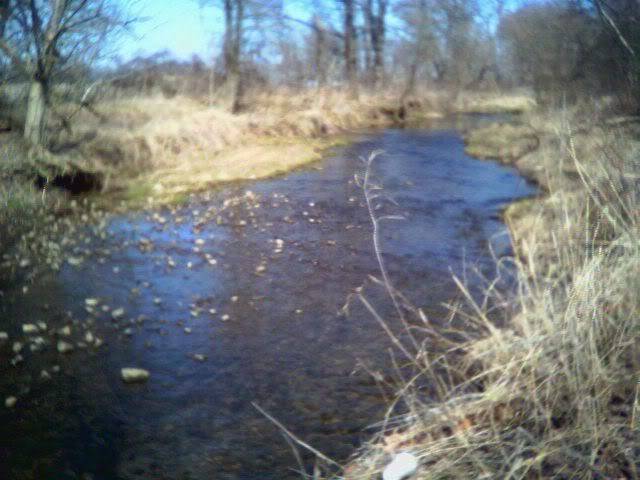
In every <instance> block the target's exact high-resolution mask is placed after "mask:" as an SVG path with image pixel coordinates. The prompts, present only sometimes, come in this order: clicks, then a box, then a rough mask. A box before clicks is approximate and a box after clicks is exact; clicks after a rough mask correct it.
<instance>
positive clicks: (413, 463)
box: [382, 452, 418, 480]
mask: <svg viewBox="0 0 640 480" xmlns="http://www.w3.org/2000/svg"><path fill="white" fill-rule="evenodd" d="M416 470H418V459H417V458H416V457H415V455H412V454H411V453H408V452H402V453H398V454H397V455H396V456H395V457H393V460H392V461H391V463H390V464H389V465H387V467H386V468H385V469H384V471H383V472H382V480H403V479H405V478H408V477H410V476H411V475H413V474H414V473H416Z"/></svg>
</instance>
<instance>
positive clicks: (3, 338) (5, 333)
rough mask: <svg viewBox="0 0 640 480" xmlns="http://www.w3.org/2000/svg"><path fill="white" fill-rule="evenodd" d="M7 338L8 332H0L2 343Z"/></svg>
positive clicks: (0, 341)
mask: <svg viewBox="0 0 640 480" xmlns="http://www.w3.org/2000/svg"><path fill="white" fill-rule="evenodd" d="M7 340H9V334H8V333H7V332H0V343H4V342H6V341H7Z"/></svg>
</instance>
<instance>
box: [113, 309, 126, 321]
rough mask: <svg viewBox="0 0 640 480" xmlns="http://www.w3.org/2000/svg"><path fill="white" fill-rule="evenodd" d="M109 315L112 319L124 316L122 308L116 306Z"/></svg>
mask: <svg viewBox="0 0 640 480" xmlns="http://www.w3.org/2000/svg"><path fill="white" fill-rule="evenodd" d="M111 317H112V318H113V319H114V320H117V319H118V318H121V317H124V308H116V309H115V310H114V311H112V312H111Z"/></svg>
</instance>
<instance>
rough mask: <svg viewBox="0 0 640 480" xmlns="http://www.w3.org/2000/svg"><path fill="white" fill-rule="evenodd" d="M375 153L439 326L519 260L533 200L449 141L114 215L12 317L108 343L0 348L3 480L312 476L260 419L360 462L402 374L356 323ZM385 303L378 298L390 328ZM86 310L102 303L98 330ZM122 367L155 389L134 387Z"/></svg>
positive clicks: (383, 141)
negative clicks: (463, 293) (515, 238)
mask: <svg viewBox="0 0 640 480" xmlns="http://www.w3.org/2000/svg"><path fill="white" fill-rule="evenodd" d="M377 149H381V150H384V151H385V152H386V153H384V154H383V155H381V156H380V157H379V158H377V159H376V161H375V162H374V166H373V170H374V173H375V176H376V178H377V179H379V180H380V181H381V183H383V184H384V189H385V190H384V191H385V193H386V194H388V195H389V196H390V197H392V198H393V199H394V200H395V202H397V206H386V207H385V209H384V211H385V212H387V213H389V212H390V213H395V214H400V215H403V216H404V217H405V219H404V220H402V221H393V222H392V221H389V222H384V223H383V224H382V231H381V244H382V249H383V251H384V258H385V261H386V263H387V266H388V269H389V274H390V276H391V278H392V280H393V282H394V285H395V286H396V287H397V288H398V289H399V290H401V291H402V292H403V293H404V294H405V295H407V296H408V297H409V298H410V299H411V300H412V301H413V302H414V303H415V304H416V305H417V306H420V307H422V308H423V309H424V310H425V312H427V314H428V315H429V316H430V317H431V318H435V319H437V318H439V317H443V316H444V315H445V314H446V309H445V308H444V307H443V306H442V303H443V302H446V301H448V300H449V299H451V298H452V297H454V296H455V295H456V287H455V285H454V283H453V281H452V279H451V278H452V277H451V276H452V274H458V275H462V274H464V272H465V270H468V269H469V268H470V267H477V268H478V269H479V270H480V271H483V272H485V273H486V274H487V275H489V276H491V275H492V274H493V272H494V271H495V266H494V260H493V259H492V256H491V254H490V250H491V249H493V251H494V253H495V254H497V255H498V256H501V255H509V254H510V246H509V238H508V235H507V233H506V230H505V227H504V225H503V223H502V222H501V221H500V217H499V209H500V208H501V207H502V206H504V205H505V204H507V203H508V202H510V201H512V200H513V199H516V198H519V197H523V196H528V195H531V194H532V193H533V192H534V189H533V187H532V186H530V185H528V184H527V183H526V182H525V181H524V180H523V179H522V178H521V177H519V176H518V174H517V173H516V172H515V171H513V170H512V169H509V168H505V167H503V166H499V165H498V164H496V163H493V162H487V161H478V160H475V159H472V158H470V157H468V156H466V155H465V154H464V146H463V143H462V140H461V137H460V135H459V133H458V131H457V130H456V129H455V128H454V126H453V125H452V124H442V125H440V126H438V125H436V126H434V128H432V129H429V130H424V129H423V130H411V129H404V130H393V129H391V130H386V131H384V132H378V133H375V134H371V135H364V136H363V137H362V138H361V139H360V140H359V141H358V142H356V143H354V144H352V145H350V146H347V147H341V148H337V149H335V150H333V151H332V152H331V153H330V154H329V155H327V157H326V158H325V159H324V160H323V161H321V162H319V163H316V164H315V165H312V166H310V167H308V168H304V169H301V170H299V171H296V172H293V173H290V174H288V175H286V176H283V177H279V178H275V179H270V180H264V181H258V182H253V183H247V184H243V185H235V186H230V187H226V188H223V189H221V190H218V191H216V192H213V193H209V194H203V195H198V196H194V197H193V198H191V200H190V201H189V202H188V203H187V204H186V205H184V206H181V207H180V208H177V209H173V210H169V209H164V210H160V211H156V212H154V214H152V213H149V212H146V213H133V214H127V215H120V216H113V217H111V218H110V220H109V222H108V224H107V225H106V227H105V230H104V235H96V236H89V237H88V240H87V242H86V250H85V260H84V261H83V262H82V263H81V264H80V265H69V264H65V265H64V266H63V267H62V269H61V270H60V271H59V272H57V273H55V274H50V275H46V276H44V277H42V278H41V279H39V280H38V281H37V282H35V284H33V285H32V286H31V287H30V289H29V292H28V293H26V294H23V293H22V292H21V291H19V289H18V288H16V289H15V291H13V290H9V291H6V292H5V295H4V297H3V298H2V300H1V301H2V303H1V310H0V315H1V316H2V319H1V324H0V327H1V328H0V329H1V330H6V331H8V332H9V333H10V335H11V337H12V340H13V339H16V338H18V339H19V337H20V336H21V335H22V334H21V330H20V329H21V326H22V324H23V323H35V322H37V321H44V322H46V323H47V328H48V329H49V331H52V330H57V329H59V328H61V327H62V326H64V325H69V326H70V327H71V330H72V334H71V337H69V342H70V343H74V342H78V341H83V339H84V337H85V335H86V332H87V331H90V332H91V334H92V335H94V336H95V337H99V338H101V339H102V340H103V341H104V344H103V345H102V346H100V347H99V348H94V347H91V346H88V347H86V348H78V347H76V349H75V350H74V351H73V352H72V353H67V354H64V355H61V354H59V353H58V352H57V351H56V348H55V343H56V335H51V336H49V337H47V341H48V342H49V343H48V344H47V345H45V347H44V349H43V350H41V351H38V352H34V353H29V354H26V353H25V357H27V358H26V359H25V361H24V362H22V363H20V364H18V365H17V366H13V365H11V364H10V359H11V357H12V355H13V354H12V352H11V345H10V344H8V345H5V346H2V347H0V359H1V360H2V362H1V366H0V395H1V396H2V398H4V397H7V396H9V395H16V396H17V397H18V403H17V405H16V406H15V407H14V408H12V409H8V408H4V406H1V407H0V478H6V479H14V478H15V479H31V478H33V479H45V478H47V479H66V478H69V479H72V478H85V479H88V478H92V479H116V478H118V479H120V478H122V479H138V478H140V479H142V478H144V479H205V478H206V479H213V478H216V479H218V478H221V479H238V478H242V479H284V478H299V475H298V474H297V473H296V472H295V471H294V469H295V468H296V463H295V460H294V457H293V455H292V454H291V452H290V449H289V446H288V445H287V443H286V442H285V440H284V439H283V438H282V436H281V435H280V434H279V432H278V429H277V428H276V427H275V426H274V425H273V424H272V423H271V422H269V421H268V420H267V419H266V418H264V417H263V416H262V415H261V414H260V413H258V411H257V410H256V409H255V408H254V407H253V406H252V404H251V402H255V403H257V404H258V405H260V406H261V407H262V408H264V409H265V410H266V411H268V412H269V413H270V414H271V415H273V416H274V417H275V418H277V419H278V420H279V421H280V422H282V423H283V424H284V425H286V426H287V427H288V428H289V429H290V430H291V431H292V432H294V433H295V434H296V435H298V436H299V437H300V438H302V439H304V440H305V441H306V442H308V443H309V444H311V445H313V446H314V447H316V448H318V449H319V450H321V451H323V452H324V453H325V454H327V455H329V456H331V457H334V458H336V459H337V460H340V461H344V460H345V459H347V458H348V456H349V455H350V454H351V453H352V452H353V451H354V449H355V448H356V447H357V446H358V445H359V444H360V442H361V441H362V440H364V439H366V438H367V436H368V435H369V434H370V432H367V431H366V427H367V426H368V425H371V424H372V423H374V422H376V421H378V420H380V419H381V416H382V414H383V413H384V411H385V407H386V404H385V402H384V400H383V397H382V395H381V391H380V389H379V388H378V387H377V385H376V382H375V381H374V380H373V379H372V377H371V374H370V371H378V372H381V373H382V374H385V373H386V372H389V371H390V370H391V362H390V360H389V358H390V357H389V349H390V348H392V344H391V342H390V341H389V339H388V338H387V336H386V335H385V333H384V332H383V330H382V328H381V327H380V326H379V325H378V324H377V323H376V321H375V320H374V319H373V318H372V317H371V315H370V314H368V313H367V312H366V311H365V309H364V308H362V306H361V305H360V304H357V302H355V303H354V305H353V308H351V309H349V312H348V314H344V313H341V307H342V306H343V305H344V304H345V302H346V301H347V298H348V296H349V294H350V293H352V292H354V291H355V290H356V289H357V288H358V287H359V286H361V285H363V284H364V283H365V282H366V279H367V277H368V275H378V274H379V273H378V266H377V263H376V260H375V256H374V252H373V247H372V239H371V223H370V220H369V215H368V213H367V209H366V208H365V204H364V198H363V194H362V191H361V188H360V187H359V186H358V185H357V184H356V183H355V182H354V174H355V173H357V172H362V169H363V164H362V162H361V160H360V159H359V157H363V156H364V157H366V156H368V155H369V153H370V152H371V151H372V150H377ZM247 190H250V191H251V193H247ZM229 199H234V200H229ZM225 200H227V202H226V205H225V204H224V201H225ZM141 240H142V243H141ZM376 288H377V287H373V286H368V287H366V288H365V289H364V292H365V294H366V295H368V296H369V298H371V299H372V301H375V303H376V305H378V306H379V308H380V312H381V314H383V315H387V314H388V313H389V312H390V309H389V302H388V299H385V296H384V295H383V293H382V292H380V291H378V290H379V289H376ZM86 298H97V299H98V301H99V305H98V306H97V307H95V309H94V312H93V313H91V312H87V310H86V304H85V299H86ZM103 305H104V306H105V308H104V309H103V308H102V306H103ZM107 306H108V307H109V308H110V309H111V311H108V310H109V308H107ZM118 308H122V309H124V312H123V314H122V315H121V316H119V318H117V319H116V320H115V321H114V319H113V316H114V315H113V309H118ZM45 336H46V335H45ZM65 338H66V337H65ZM80 347H82V345H80ZM53 365H58V366H59V372H58V373H54V372H52V366H53ZM123 367H139V368H144V369H147V370H149V371H150V373H151V378H150V379H149V381H147V382H146V383H143V384H135V385H131V384H125V383H124V382H122V380H121V378H120V369H121V368H123ZM43 369H46V370H47V371H48V372H49V373H50V376H51V378H50V379H42V378H40V372H41V370H43ZM305 458H308V457H305Z"/></svg>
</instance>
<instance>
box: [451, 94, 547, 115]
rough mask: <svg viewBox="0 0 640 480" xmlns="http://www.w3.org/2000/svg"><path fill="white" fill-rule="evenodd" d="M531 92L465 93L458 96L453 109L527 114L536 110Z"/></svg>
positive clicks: (465, 111)
mask: <svg viewBox="0 0 640 480" xmlns="http://www.w3.org/2000/svg"><path fill="white" fill-rule="evenodd" d="M536 106H537V105H536V101H535V100H534V98H533V96H532V94H531V92H528V91H520V92H512V93H509V94H504V95H495V94H491V93H486V94H478V93H476V92H463V93H462V94H460V95H459V96H458V98H457V99H456V102H455V103H454V106H453V109H454V110H455V111H458V112H464V113H525V112H531V111H533V110H535V108H536Z"/></svg>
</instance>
